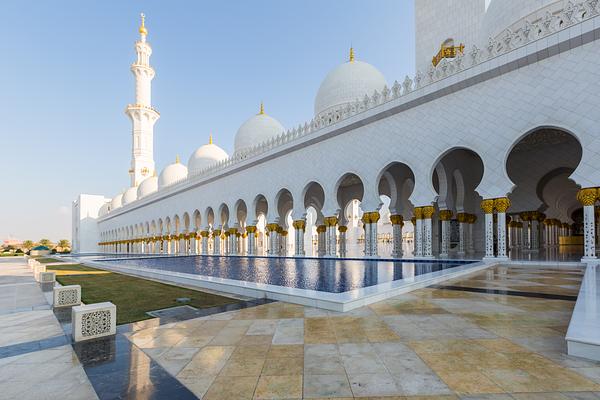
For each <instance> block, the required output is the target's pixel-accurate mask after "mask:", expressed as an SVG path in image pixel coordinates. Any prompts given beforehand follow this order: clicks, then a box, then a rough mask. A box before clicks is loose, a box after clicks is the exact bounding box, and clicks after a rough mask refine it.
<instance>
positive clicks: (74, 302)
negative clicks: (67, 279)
mask: <svg viewBox="0 0 600 400" xmlns="http://www.w3.org/2000/svg"><path fill="white" fill-rule="evenodd" d="M53 303H54V304H53V305H54V307H70V306H78V305H80V304H81V286H79V285H68V286H58V287H55V288H54V302H53Z"/></svg>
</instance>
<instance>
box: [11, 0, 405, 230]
mask: <svg viewBox="0 0 600 400" xmlns="http://www.w3.org/2000/svg"><path fill="white" fill-rule="evenodd" d="M140 12H144V13H145V14H146V16H147V19H146V26H147V28H148V30H149V36H148V41H149V42H150V44H151V45H152V48H153V52H154V54H153V56H152V58H151V63H152V65H153V67H154V68H155V70H156V77H155V79H154V81H153V87H152V90H153V105H154V107H155V108H157V109H158V110H159V111H160V113H161V118H160V120H159V121H158V123H157V124H156V126H155V131H154V135H155V161H156V163H157V168H158V170H159V171H160V170H161V169H162V168H163V167H164V166H165V165H167V164H168V163H170V162H172V161H174V159H175V156H176V155H177V154H179V155H180V156H181V159H182V161H187V159H188V157H189V155H190V154H191V153H192V152H193V151H194V150H195V149H196V148H197V147H198V146H200V145H202V144H204V143H205V142H206V141H207V139H208V135H209V134H210V133H212V134H213V135H214V139H215V143H216V144H218V145H220V146H222V147H223V148H224V149H225V150H226V151H228V152H230V151H231V149H232V147H233V138H234V135H235V133H236V131H237V129H238V127H239V126H240V125H241V124H242V122H244V121H245V120H246V119H247V118H248V117H250V116H251V115H253V114H255V113H256V112H258V107H259V103H260V101H261V100H263V101H264V102H265V108H266V111H267V113H269V114H270V115H272V116H274V117H275V118H277V119H278V120H279V121H280V122H281V123H282V124H283V125H284V126H286V127H292V126H296V125H298V123H300V122H302V123H303V122H305V121H307V120H309V119H310V118H311V117H312V114H313V101H314V96H315V94H316V92H317V89H318V87H319V85H320V83H321V81H322V79H323V78H324V77H325V75H326V74H327V72H328V71H329V70H331V69H332V68H334V67H335V66H337V65H338V64H340V63H341V62H344V61H345V60H346V59H347V56H348V48H349V46H350V44H351V43H352V44H353V46H354V48H355V51H356V55H357V58H358V59H360V60H363V61H367V62H369V63H371V64H373V65H375V66H376V67H377V68H379V69H380V70H381V71H382V72H383V74H384V75H385V76H386V78H387V80H388V82H389V83H393V81H394V80H395V79H396V80H398V81H401V80H403V79H404V76H405V75H406V74H411V75H412V74H413V73H414V10H413V0H369V1H366V0H330V1H325V0H304V1H283V0H270V1H267V0H255V1H241V0H239V1H211V2H208V1H202V2H201V1H164V0H163V1H161V0H154V1H147V0H146V1H139V0H136V1H116V0H113V1H81V0H78V1H74V0H69V1H41V0H39V1H34V2H23V1H20V0H3V1H2V3H1V5H0V37H1V38H2V40H0V57H1V58H0V59H1V60H2V61H1V62H0V88H1V91H0V167H2V177H3V179H2V180H3V182H2V189H3V190H2V191H1V195H0V239H4V238H6V237H7V236H8V235H12V236H14V237H16V238H18V239H33V240H37V239H39V238H41V237H48V238H50V239H53V240H56V239H60V238H69V239H70V237H71V211H70V209H71V202H72V201H73V199H75V197H76V196H77V194H79V193H90V194H104V195H106V196H107V197H112V196H114V195H115V194H117V193H119V192H120V191H121V190H123V189H125V188H126V187H127V186H128V185H129V176H128V173H127V171H128V169H129V163H130V151H131V149H130V143H131V137H130V129H131V127H130V123H129V120H128V119H127V117H126V116H125V114H124V113H123V111H124V108H125V105H126V104H127V103H130V102H133V97H134V85H133V76H132V74H131V72H130V71H129V65H130V64H131V63H132V62H133V60H134V50H133V43H134V41H135V40H137V39H138V37H139V35H138V33H137V27H138V24H139V13H140Z"/></svg>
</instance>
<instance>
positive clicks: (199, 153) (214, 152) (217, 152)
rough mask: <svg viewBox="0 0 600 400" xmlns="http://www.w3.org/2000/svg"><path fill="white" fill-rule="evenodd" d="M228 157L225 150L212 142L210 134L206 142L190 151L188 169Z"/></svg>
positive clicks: (196, 169)
mask: <svg viewBox="0 0 600 400" xmlns="http://www.w3.org/2000/svg"><path fill="white" fill-rule="evenodd" d="M227 157H229V155H227V153H226V152H225V150H223V149H222V148H220V147H219V146H217V145H216V144H213V141H212V136H211V137H210V140H209V141H208V144H205V145H202V146H200V147H198V149H197V150H196V151H195V152H194V153H192V155H191V156H190V160H189V161H188V171H191V172H194V171H198V170H201V169H204V168H206V167H210V166H211V165H213V164H215V163H217V162H219V161H221V160H224V159H226V158H227Z"/></svg>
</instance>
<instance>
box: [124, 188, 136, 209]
mask: <svg viewBox="0 0 600 400" xmlns="http://www.w3.org/2000/svg"><path fill="white" fill-rule="evenodd" d="M137 189H138V188H137V186H134V187H130V188H129V189H127V190H126V191H125V193H123V199H122V203H123V205H125V204H129V203H133V202H134V201H136V200H137V198H138V195H137Z"/></svg>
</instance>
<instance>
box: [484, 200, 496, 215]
mask: <svg viewBox="0 0 600 400" xmlns="http://www.w3.org/2000/svg"><path fill="white" fill-rule="evenodd" d="M481 209H482V210H483V212H484V213H486V214H491V213H493V212H494V200H493V199H485V200H482V201H481Z"/></svg>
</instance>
